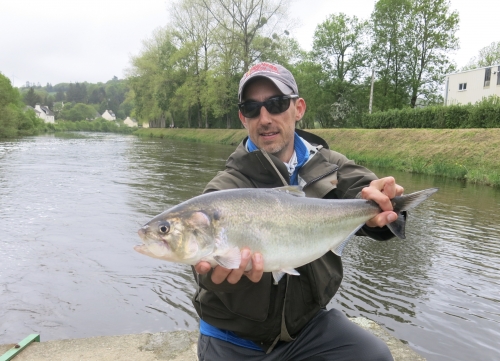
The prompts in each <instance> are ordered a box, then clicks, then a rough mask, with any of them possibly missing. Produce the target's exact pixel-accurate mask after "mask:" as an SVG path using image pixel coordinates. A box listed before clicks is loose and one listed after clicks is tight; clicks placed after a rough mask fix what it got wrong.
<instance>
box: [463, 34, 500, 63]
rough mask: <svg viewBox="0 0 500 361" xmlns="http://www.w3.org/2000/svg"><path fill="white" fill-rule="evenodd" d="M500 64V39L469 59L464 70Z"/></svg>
mask: <svg viewBox="0 0 500 361" xmlns="http://www.w3.org/2000/svg"><path fill="white" fill-rule="evenodd" d="M498 64H500V41H497V42H492V43H491V44H490V45H488V46H485V47H484V48H482V49H481V50H479V55H478V56H477V57H476V56H475V57H473V58H472V59H470V60H469V62H468V63H467V65H465V66H464V67H463V68H462V70H470V69H476V68H483V67H487V66H492V65H498Z"/></svg>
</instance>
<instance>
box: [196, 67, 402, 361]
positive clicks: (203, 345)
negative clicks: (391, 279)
mask: <svg viewBox="0 0 500 361" xmlns="http://www.w3.org/2000/svg"><path fill="white" fill-rule="evenodd" d="M238 98H239V101H240V103H239V104H238V106H239V117H240V120H241V122H242V124H243V126H244V127H245V128H246V129H247V131H248V137H247V138H246V139H244V140H243V142H242V143H241V144H240V145H239V146H238V148H237V149H236V151H235V152H234V153H233V154H232V155H231V156H230V157H229V159H228V161H227V163H226V169H225V171H223V172H219V173H218V174H217V176H216V177H215V178H214V179H213V180H212V181H210V182H209V183H208V185H207V186H206V188H205V192H212V191H217V190H221V189H229V188H258V187H265V188H271V187H280V186H284V185H287V184H292V185H293V184H295V185H300V186H302V187H303V191H304V192H305V193H306V196H308V197H317V198H329V199H331V198H339V199H341V198H364V199H371V200H373V201H375V202H376V203H378V204H379V206H380V207H381V208H382V210H383V212H382V213H380V214H378V215H377V216H375V217H374V218H372V219H370V220H369V221H368V222H366V225H365V226H363V228H362V229H361V230H360V231H358V233H357V234H358V235H365V236H369V237H372V238H374V239H377V240H387V239H389V238H392V237H393V235H392V234H391V233H390V231H389V230H388V228H387V227H385V225H387V224H388V223H390V222H393V221H394V220H396V218H397V215H396V213H394V212H393V211H392V205H391V202H390V198H393V197H394V196H396V195H401V194H402V193H403V188H402V187H400V186H399V185H397V184H396V183H395V181H394V178H392V177H388V178H382V179H377V177H376V176H375V175H374V174H373V173H372V172H370V171H368V170H367V169H365V168H363V167H360V166H357V165H355V164H354V163H353V162H352V161H349V160H348V159H347V158H346V157H345V156H343V155H341V154H339V153H336V152H333V151H331V150H329V149H328V145H327V144H326V142H325V141H324V140H323V139H321V138H320V137H318V136H315V135H313V134H310V133H307V132H304V131H300V130H296V129H295V124H296V123H297V122H298V121H300V120H301V119H302V116H303V115H304V112H305V110H306V103H305V101H304V99H302V98H300V97H299V93H298V88H297V84H296V82H295V79H294V77H293V75H292V74H291V73H290V72H289V71H288V70H287V69H285V68H284V67H282V66H280V65H278V64H270V63H260V64H257V65H255V66H253V67H252V68H251V69H250V70H249V71H248V72H247V73H246V74H245V75H244V76H243V78H242V79H241V81H240V85H239V92H238ZM276 216H277V217H279V215H276ZM241 255H242V257H241V259H242V260H241V265H240V268H239V269H233V270H230V269H226V268H223V267H221V266H217V267H215V268H214V269H212V268H211V267H210V264H208V263H206V262H199V263H198V264H197V265H196V266H195V267H194V270H195V271H196V272H195V277H196V281H197V283H198V285H199V289H198V291H197V293H196V294H195V296H194V298H193V304H194V306H195V308H196V310H197V312H198V315H199V316H200V319H201V320H200V334H201V335H200V339H199V342H198V356H199V359H200V361H205V360H206V361H209V360H247V359H248V360H266V361H268V360H294V361H295V360H357V361H362V360H392V356H391V354H390V352H389V350H388V348H387V346H386V345H385V344H384V343H383V342H382V341H380V340H379V339H377V338H376V337H374V336H373V335H371V334H370V333H368V332H367V331H364V330H363V329H361V328H360V327H358V326H356V325H355V324H353V323H352V322H350V321H349V320H348V319H347V318H346V316H345V315H344V314H343V313H342V312H340V311H338V310H335V309H332V310H329V311H327V310H326V305H327V304H328V302H329V301H330V300H331V298H332V297H333V296H334V294H335V292H336V291H337V290H338V288H339V286H340V283H341V280H342V276H343V271H342V262H341V259H340V257H339V256H336V255H335V254H334V253H333V252H328V253H327V254H325V255H324V256H322V257H321V258H319V259H318V260H315V261H313V262H311V263H309V264H307V265H304V266H302V267H299V268H298V269H297V270H298V271H299V273H300V276H290V275H286V277H283V278H282V279H281V280H280V282H279V283H278V284H277V285H275V284H273V280H272V276H271V273H263V271H262V270H263V260H262V255H260V254H258V253H254V254H252V251H251V250H250V249H243V250H242V253H241ZM250 260H251V262H252V268H251V269H250V270H249V271H245V270H246V267H247V264H248V263H249V261H250Z"/></svg>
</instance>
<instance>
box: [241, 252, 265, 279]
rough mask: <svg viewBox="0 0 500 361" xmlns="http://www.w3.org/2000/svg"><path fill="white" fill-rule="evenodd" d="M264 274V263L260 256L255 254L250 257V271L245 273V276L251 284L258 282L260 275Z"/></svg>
mask: <svg viewBox="0 0 500 361" xmlns="http://www.w3.org/2000/svg"><path fill="white" fill-rule="evenodd" d="M263 273H264V261H263V259H262V255H261V254H260V253H255V254H254V255H253V256H252V269H251V270H250V271H248V272H245V275H246V276H247V277H248V278H249V279H250V281H252V282H259V281H260V279H261V278H262V274H263Z"/></svg>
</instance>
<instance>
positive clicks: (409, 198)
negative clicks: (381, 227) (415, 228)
mask: <svg viewBox="0 0 500 361" xmlns="http://www.w3.org/2000/svg"><path fill="white" fill-rule="evenodd" d="M437 191H438V188H429V189H425V190H423V191H419V192H415V193H411V194H408V195H404V196H400V197H394V198H393V199H391V201H392V206H393V208H394V212H396V213H397V214H398V219H397V220H396V221H394V222H392V223H389V224H388V225H387V227H388V228H389V229H390V230H391V232H392V233H394V235H395V236H397V237H399V238H401V239H405V238H406V236H405V225H406V214H404V213H401V212H404V211H409V210H410V209H413V208H415V207H416V206H418V205H419V204H420V203H422V202H423V201H425V200H426V199H427V198H429V197H430V196H432V195H433V194H434V193H436V192H437Z"/></svg>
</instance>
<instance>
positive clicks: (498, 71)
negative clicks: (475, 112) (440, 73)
mask: <svg viewBox="0 0 500 361" xmlns="http://www.w3.org/2000/svg"><path fill="white" fill-rule="evenodd" d="M493 95H496V96H498V97H500V65H494V66H487V67H484V68H477V69H471V70H465V71H461V72H458V73H453V74H448V75H447V76H446V82H445V91H444V105H453V104H469V103H471V104H474V103H477V102H478V101H480V100H482V99H484V98H488V97H490V96H493Z"/></svg>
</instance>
